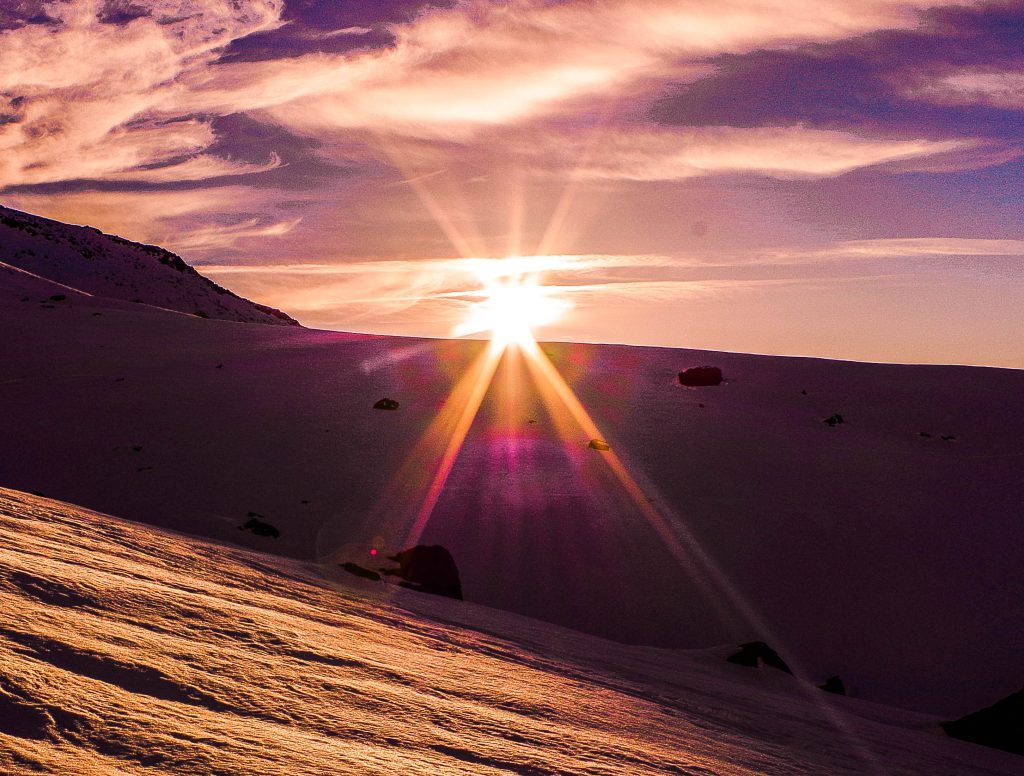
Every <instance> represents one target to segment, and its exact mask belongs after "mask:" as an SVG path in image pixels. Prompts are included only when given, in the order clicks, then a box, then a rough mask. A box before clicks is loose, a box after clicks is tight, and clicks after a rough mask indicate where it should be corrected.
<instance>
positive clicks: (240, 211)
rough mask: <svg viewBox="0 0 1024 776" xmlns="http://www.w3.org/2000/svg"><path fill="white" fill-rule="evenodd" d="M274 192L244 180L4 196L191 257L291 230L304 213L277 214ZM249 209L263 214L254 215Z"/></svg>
mask: <svg viewBox="0 0 1024 776" xmlns="http://www.w3.org/2000/svg"><path fill="white" fill-rule="evenodd" d="M273 198H274V195H273V193H270V192H264V191H260V190H258V189H254V188H251V187H248V186H222V187H217V188H203V189H198V190H181V191H128V192H125V191H82V192H76V193H73V194H63V195H61V196H60V197H51V196H48V195H45V194H15V195H11V196H9V197H7V198H6V204H9V205H10V206H12V207H15V208H18V209H20V210H26V211H29V212H32V213H37V214H39V215H42V216H44V217H46V218H53V219H56V220H59V221H65V222H67V223H73V224H83V225H89V226H94V227H96V228H98V229H101V230H103V231H104V232H108V233H111V234H117V235H120V236H123V237H128V238H129V239H131V240H135V241H138V242H143V243H151V244H155V245H160V246H163V247H165V248H168V249H170V250H173V251H176V252H179V253H183V254H185V256H186V257H187V258H189V259H190V260H195V259H201V258H204V257H206V256H209V255H211V254H217V255H222V254H223V253H224V252H225V251H228V249H232V248H235V247H236V246H238V245H240V244H244V241H245V240H248V239H253V238H268V237H284V236H286V235H288V234H289V233H290V232H292V231H293V230H294V229H295V228H296V227H298V225H299V224H300V222H301V220H302V219H301V218H299V217H295V216H293V217H289V218H281V217H280V216H277V217H275V216H274V215H273V213H274V208H273V206H272V200H273ZM253 212H262V213H265V215H260V216H257V217H253V216H252V213H253Z"/></svg>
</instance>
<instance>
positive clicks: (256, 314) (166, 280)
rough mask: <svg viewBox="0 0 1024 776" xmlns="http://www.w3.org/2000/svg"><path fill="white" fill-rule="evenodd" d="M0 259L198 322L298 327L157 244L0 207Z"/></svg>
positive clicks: (72, 284)
mask: <svg viewBox="0 0 1024 776" xmlns="http://www.w3.org/2000/svg"><path fill="white" fill-rule="evenodd" d="M0 262H3V263H6V264H10V265H12V266H15V267H18V268H20V269H24V270H27V271H29V272H32V273H33V274H36V275H39V276H41V277H44V278H47V279H49V280H52V281H55V282H58V283H61V284H64V285H67V286H70V287H72V288H76V289H79V290H81V291H85V292H87V293H89V294H93V295H96V296H102V297H107V298H110V299H118V300H121V301H125V302H133V303H137V304H147V305H152V306H155V307H161V308H164V309H167V310H176V311H178V312H183V313H188V314H190V315H197V316H199V317H202V318H215V319H222V320H232V321H244V322H250V323H271V324H285V325H292V326H297V325H298V323H297V322H296V321H295V320H293V319H292V318H290V317H289V316H288V315H286V314H285V313H283V312H281V311H280V310H275V309H273V308H271V307H267V306H266V305H261V304H257V303H255V302H250V301H249V300H248V299H243V298H241V297H239V296H237V295H236V294H233V293H232V292H231V291H228V290H227V289H226V288H222V287H221V286H219V285H217V284H216V283H214V282H213V281H211V280H209V279H208V278H206V277H204V276H203V275H201V274H200V273H198V272H197V271H196V270H195V269H193V268H192V267H191V266H190V265H188V264H187V263H185V261H183V260H182V259H181V257H179V256H177V255H175V254H173V253H171V252H170V251H167V250H165V249H163V248H159V247H157V246H155V245H142V244H140V243H134V242H131V241H130V240H126V239H124V238H122V237H117V236H115V235H109V234H104V233H103V232H101V231H99V230H98V229H94V228H93V227H89V226H72V225H69V224H63V223H60V222H59V221H51V220H50V219H47V218H42V217H40V216H34V215H29V214H28V213H22V212H19V211H17V210H12V209H10V208H6V207H2V206H0Z"/></svg>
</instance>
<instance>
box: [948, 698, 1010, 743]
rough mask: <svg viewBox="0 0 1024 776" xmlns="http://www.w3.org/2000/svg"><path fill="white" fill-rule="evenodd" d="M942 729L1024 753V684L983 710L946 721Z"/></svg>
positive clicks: (964, 739) (949, 732)
mask: <svg viewBox="0 0 1024 776" xmlns="http://www.w3.org/2000/svg"><path fill="white" fill-rule="evenodd" d="M942 728H943V730H945V731H946V734H947V735H949V736H950V737H952V738H959V739H961V740H962V741H971V742H973V743H975V744H981V745H982V746H990V747H992V748H993V749H1002V750H1003V751H1005V752H1013V753H1014V754H1024V687H1022V688H1021V689H1020V690H1018V691H1017V692H1015V693H1014V694H1013V695H1010V696H1007V697H1006V698H1003V699H1002V700H1001V701H996V702H995V703H993V704H992V705H991V706H987V707H985V708H984V709H981V710H980V711H976V712H974V713H973V714H968V715H967V716H966V717H961V718H960V719H957V720H953V721H952V722H943V723H942Z"/></svg>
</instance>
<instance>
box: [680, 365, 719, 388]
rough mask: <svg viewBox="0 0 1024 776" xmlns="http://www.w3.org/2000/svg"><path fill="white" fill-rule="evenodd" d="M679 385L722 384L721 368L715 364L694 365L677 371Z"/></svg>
mask: <svg viewBox="0 0 1024 776" xmlns="http://www.w3.org/2000/svg"><path fill="white" fill-rule="evenodd" d="M679 383H680V385H686V386H689V387H691V388H702V387H705V386H711V385H721V384H722V370H721V369H719V368H718V367H717V366H694V367H690V368H689V369H684V370H683V371H682V372H680V373H679Z"/></svg>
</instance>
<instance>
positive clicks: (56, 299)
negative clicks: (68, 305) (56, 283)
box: [50, 294, 67, 302]
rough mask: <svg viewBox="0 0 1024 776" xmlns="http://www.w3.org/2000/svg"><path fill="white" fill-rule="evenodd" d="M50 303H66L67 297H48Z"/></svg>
mask: <svg viewBox="0 0 1024 776" xmlns="http://www.w3.org/2000/svg"><path fill="white" fill-rule="evenodd" d="M50 301H51V302H66V301H67V295H65V294H54V295H53V296H51V297H50Z"/></svg>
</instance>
